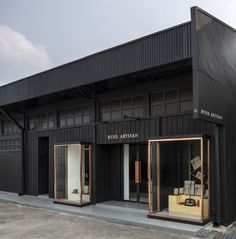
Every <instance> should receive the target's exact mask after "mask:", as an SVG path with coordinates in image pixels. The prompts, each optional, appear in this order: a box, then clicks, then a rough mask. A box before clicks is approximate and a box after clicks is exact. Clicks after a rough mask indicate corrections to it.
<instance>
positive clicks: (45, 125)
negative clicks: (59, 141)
mask: <svg viewBox="0 0 236 239" xmlns="http://www.w3.org/2000/svg"><path fill="white" fill-rule="evenodd" d="M47 128H48V122H47V121H42V129H47Z"/></svg>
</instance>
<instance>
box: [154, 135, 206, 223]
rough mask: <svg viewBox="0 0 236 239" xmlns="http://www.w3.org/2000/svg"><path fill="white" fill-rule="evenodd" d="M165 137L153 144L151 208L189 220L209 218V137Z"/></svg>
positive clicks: (162, 213)
mask: <svg viewBox="0 0 236 239" xmlns="http://www.w3.org/2000/svg"><path fill="white" fill-rule="evenodd" d="M163 140H164V139H162V141H159V142H157V141H155V142H154V141H153V142H150V144H149V150H150V151H149V152H150V158H149V160H150V166H151V168H150V172H151V178H150V179H151V185H150V186H151V187H150V189H151V190H150V199H151V202H150V210H151V212H152V213H153V212H155V213H156V214H157V215H158V214H160V215H161V216H162V217H167V218H170V217H172V218H178V219H180V218H182V219H184V220H189V221H192V220H196V221H199V222H201V221H202V219H208V218H209V205H208V204H209V202H208V197H209V185H208V171H209V169H208V160H207V159H208V156H207V155H209V153H208V152H209V151H208V148H209V141H207V140H203V139H202V141H201V140H200V139H191V138H190V139H186V140H178V139H173V141H170V139H168V140H167V141H163ZM201 142H204V143H203V145H202V144H201ZM202 146H203V150H201V148H202ZM201 152H203V155H202V154H201ZM202 165H203V168H202ZM203 175H204V177H203ZM159 179H160V181H159V183H158V180H159ZM202 185H203V187H202ZM202 192H203V194H202Z"/></svg>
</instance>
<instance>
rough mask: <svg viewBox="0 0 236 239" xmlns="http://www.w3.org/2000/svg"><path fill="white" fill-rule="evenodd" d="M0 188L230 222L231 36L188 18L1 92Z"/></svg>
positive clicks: (195, 16) (235, 166)
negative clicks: (143, 205)
mask: <svg viewBox="0 0 236 239" xmlns="http://www.w3.org/2000/svg"><path fill="white" fill-rule="evenodd" d="M0 125H1V131H0V191H9V192H16V193H19V194H20V195H23V194H28V195H35V196H37V195H42V194H48V195H49V197H51V198H54V200H55V203H64V204H72V205H76V206H86V205H89V204H94V203H99V202H104V201H109V200H117V201H132V202H134V203H146V204H147V205H148V211H147V216H148V217H150V218H161V219H165V220H177V221H183V222H189V223H197V224H204V223H206V222H209V221H212V222H213V223H215V224H216V225H219V224H222V225H229V224H230V223H231V222H233V221H234V220H236V157H235V155H236V30H235V29H233V28H232V27H230V26H228V25H226V24H225V23H223V22H222V21H220V20H218V19H216V18H215V17H213V16H211V15H210V14H208V13H206V12H204V11H203V10H201V9H199V8H198V7H193V8H192V9H191V21H189V22H186V23H183V24H181V25H178V26H174V27H172V28H169V29H166V30H163V31H160V32H157V33H154V34H152V35H148V36H145V37H142V38H140V39H137V40H134V41H131V42H128V43H126V44H123V45H120V46H117V47H114V48H111V49H108V50H105V51H102V52H99V53H96V54H93V55H90V56H88V57H85V58H82V59H79V60H77V61H74V62H71V63H68V64H65V65H62V66H59V67H56V68H53V69H51V70H48V71H45V72H42V73H39V74H36V75H33V76H30V77H27V78H24V79H22V80H19V81H16V82H13V83H10V84H7V85H4V86H2V87H0Z"/></svg>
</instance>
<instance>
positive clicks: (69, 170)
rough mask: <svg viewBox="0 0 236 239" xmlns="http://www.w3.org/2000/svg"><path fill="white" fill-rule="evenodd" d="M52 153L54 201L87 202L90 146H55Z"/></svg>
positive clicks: (88, 194) (89, 176)
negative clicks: (53, 157)
mask: <svg viewBox="0 0 236 239" xmlns="http://www.w3.org/2000/svg"><path fill="white" fill-rule="evenodd" d="M54 154H55V162H56V165H55V168H54V170H55V171H54V172H55V180H56V181H55V184H56V194H55V198H56V201H58V202H60V201H62V202H68V203H70V202H71V203H73V204H75V203H76V204H79V205H81V204H82V203H89V202H90V178H91V175H90V147H88V148H87V147H85V146H84V145H78V144H70V145H66V146H64V145H62V146H56V147H55V151H54ZM81 200H82V201H81Z"/></svg>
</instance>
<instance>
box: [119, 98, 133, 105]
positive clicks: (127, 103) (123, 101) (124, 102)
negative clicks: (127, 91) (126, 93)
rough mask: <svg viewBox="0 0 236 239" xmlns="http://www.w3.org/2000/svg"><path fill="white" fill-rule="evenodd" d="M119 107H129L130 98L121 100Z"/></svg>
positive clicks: (130, 103)
mask: <svg viewBox="0 0 236 239" xmlns="http://www.w3.org/2000/svg"><path fill="white" fill-rule="evenodd" d="M121 105H122V107H130V106H131V105H132V100H131V98H125V99H122V101H121Z"/></svg>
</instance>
